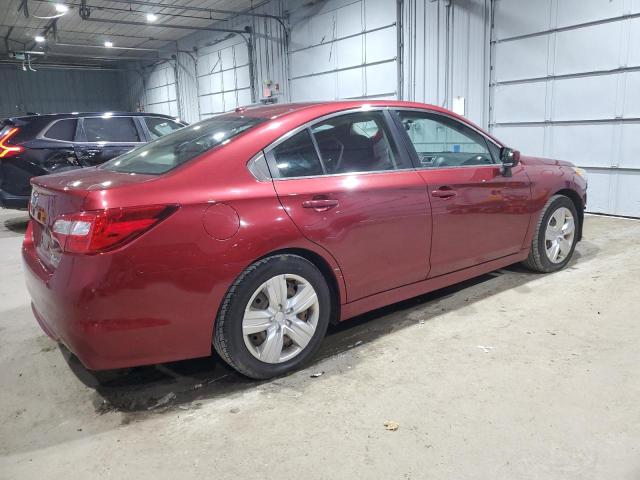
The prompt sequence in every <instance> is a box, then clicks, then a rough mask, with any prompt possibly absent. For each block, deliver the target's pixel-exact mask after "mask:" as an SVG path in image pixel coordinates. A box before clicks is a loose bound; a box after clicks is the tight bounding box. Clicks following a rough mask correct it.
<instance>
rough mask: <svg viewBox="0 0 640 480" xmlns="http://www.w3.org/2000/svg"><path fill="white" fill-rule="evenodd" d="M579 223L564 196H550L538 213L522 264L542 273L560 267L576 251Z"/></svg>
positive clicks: (572, 205)
mask: <svg viewBox="0 0 640 480" xmlns="http://www.w3.org/2000/svg"><path fill="white" fill-rule="evenodd" d="M579 221H580V220H579V217H578V212H577V210H576V207H575V205H574V203H573V202H572V201H571V200H570V199H569V198H568V197H565V196H564V195H554V196H553V197H551V198H550V199H549V200H548V201H547V203H546V205H545V206H544V208H543V210H542V214H541V215H540V219H539V220H538V225H537V227H536V232H535V234H534V236H533V239H532V241H531V251H530V252H529V256H528V257H527V259H526V260H525V261H524V262H523V264H524V265H525V266H526V267H527V268H529V269H531V270H534V271H536V272H542V273H550V272H555V271H557V270H560V269H562V268H564V267H565V266H566V265H567V263H569V261H570V260H571V257H572V256H573V252H574V250H575V248H576V243H577V240H578V227H579V225H578V222H579Z"/></svg>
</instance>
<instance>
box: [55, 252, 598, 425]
mask: <svg viewBox="0 0 640 480" xmlns="http://www.w3.org/2000/svg"><path fill="white" fill-rule="evenodd" d="M591 254H595V252H594V251H593V250H592V251H591V252H590V255H589V256H591ZM579 258H580V255H579V254H578V252H576V255H575V257H574V258H573V259H572V261H571V264H570V266H571V265H572V264H574V263H575V262H576V261H578V260H579ZM540 276H541V275H540V274H536V273H532V272H530V271H528V270H526V269H525V268H524V267H521V266H519V265H514V266H510V267H508V268H505V269H502V270H497V271H495V272H491V273H489V274H486V275H482V276H480V277H476V278H474V279H471V280H467V281H465V282H462V283H459V284H456V285H452V286H450V287H446V288H443V289H440V290H437V291H435V292H431V293H428V294H425V295H421V296H419V297H415V298H412V299H409V300H406V301H403V302H400V303H396V304H394V305H390V306H387V307H384V308H381V309H378V310H375V311H373V312H369V313H366V314H364V315H360V316H358V317H356V318H353V319H351V320H349V321H346V322H342V323H340V324H338V325H332V326H330V328H329V331H328V333H327V337H326V338H325V339H324V341H323V343H322V345H321V348H320V351H319V352H318V353H317V354H316V355H315V357H314V359H313V361H312V363H311V364H310V365H307V367H306V370H305V372H307V374H308V375H311V374H313V373H314V372H316V371H317V370H316V368H315V366H316V365H318V364H319V363H320V362H322V361H323V360H325V359H328V358H330V357H334V356H337V355H339V354H341V353H343V352H347V351H349V350H352V349H356V348H358V347H359V346H361V345H363V344H367V343H370V342H372V341H374V340H376V339H377V338H380V337H383V336H385V335H387V334H389V333H391V332H393V331H397V330H400V329H403V328H406V327H409V326H412V325H416V324H417V323H428V322H429V321H430V320H433V319H436V318H438V317H439V316H441V315H442V314H443V313H444V312H451V311H454V310H457V309H459V308H462V307H465V306H468V305H470V304H472V303H474V302H476V301H479V300H483V299H486V298H488V297H490V296H492V295H495V294H498V293H500V292H502V291H505V290H510V289H516V290H520V291H522V293H527V292H529V291H530V288H529V287H528V286H527V285H526V284H527V283H528V282H531V281H532V280H535V279H536V278H540ZM62 350H63V353H64V356H65V359H66V360H67V363H68V364H69V366H70V367H71V369H72V370H73V372H74V373H75V374H76V376H77V377H78V378H79V379H80V380H81V381H82V382H83V383H84V384H85V385H87V386H89V387H91V388H94V389H95V391H96V396H95V404H94V406H95V409H96V412H98V413H106V412H109V411H120V412H122V413H125V414H129V415H125V417H124V419H123V422H125V423H127V422H129V421H132V420H136V419H141V418H142V417H144V414H147V413H160V412H164V411H167V410H170V409H183V410H188V409H197V408H199V407H200V406H201V405H202V402H203V401H206V400H210V399H213V398H218V397H224V396H229V395H232V394H234V393H238V392H242V391H244V390H248V389H251V388H255V387H256V386H258V385H262V384H266V383H268V382H269V381H264V382H260V381H255V380H251V379H248V378H246V377H244V376H242V375H239V374H238V373H236V372H235V371H234V370H233V369H231V368H230V367H229V366H227V365H226V364H225V363H224V362H223V361H222V360H221V359H220V358H219V357H218V356H217V355H216V354H215V353H214V354H213V355H212V356H210V357H206V358H200V359H194V360H185V361H180V362H173V363H165V364H161V365H154V366H146V367H137V368H132V369H128V370H122V371H109V372H89V371H87V370H86V369H85V368H84V367H83V366H82V365H81V364H80V363H79V361H78V360H77V359H76V358H75V357H74V356H73V355H71V354H70V353H69V352H64V348H62ZM360 361H366V356H357V358H353V359H350V360H349V362H350V365H354V364H355V363H356V362H360ZM294 375H295V373H294ZM280 381H289V380H288V379H286V380H283V379H280ZM271 383H272V384H273V383H276V384H277V382H273V381H271Z"/></svg>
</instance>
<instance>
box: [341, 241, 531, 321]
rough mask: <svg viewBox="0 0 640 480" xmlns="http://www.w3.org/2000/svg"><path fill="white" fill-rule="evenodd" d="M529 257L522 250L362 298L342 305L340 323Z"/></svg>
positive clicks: (525, 251)
mask: <svg viewBox="0 0 640 480" xmlns="http://www.w3.org/2000/svg"><path fill="white" fill-rule="evenodd" d="M527 255H529V249H525V250H520V251H519V252H518V253H515V254H513V255H508V256H506V257H502V258H498V259H496V260H491V261H490V262H485V263H481V264H479V265H474V266H473V267H469V268H465V269H464V270H458V271H455V272H452V273H447V274H445V275H440V276H439V277H434V278H429V279H427V280H423V281H421V282H416V283H412V284H410V285H405V286H404V287H398V288H394V289H393V290H387V291H385V292H381V293H376V294H375V295H371V296H369V297H365V298H361V299H360V300H356V301H354V302H351V303H347V304H344V305H342V307H341V315H340V321H343V320H347V319H349V318H352V317H355V316H356V315H360V314H362V313H365V312H369V311H371V310H375V309H377V308H382V307H384V306H387V305H391V304H393V303H397V302H401V301H403V300H407V299H409V298H412V297H417V296H418V295H424V294H425V293H429V292H433V291H434V290H438V289H440V288H444V287H448V286H449V285H453V284H455V283H459V282H462V281H464V280H468V279H470V278H474V277H477V276H480V275H484V274H485V273H489V272H492V271H493V270H497V269H499V268H503V267H506V266H508V265H511V264H514V263H517V262H521V261H523V260H524V259H525V258H527Z"/></svg>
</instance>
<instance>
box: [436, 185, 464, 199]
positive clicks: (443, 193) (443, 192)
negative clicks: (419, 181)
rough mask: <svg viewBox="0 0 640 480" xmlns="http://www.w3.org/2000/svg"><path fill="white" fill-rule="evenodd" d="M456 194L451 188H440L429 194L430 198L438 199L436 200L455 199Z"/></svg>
mask: <svg viewBox="0 0 640 480" xmlns="http://www.w3.org/2000/svg"><path fill="white" fill-rule="evenodd" d="M457 194H458V192H456V191H455V190H454V189H453V188H451V187H440V188H439V189H438V190H434V191H433V192H431V196H432V197H438V198H452V197H455V196H456V195H457Z"/></svg>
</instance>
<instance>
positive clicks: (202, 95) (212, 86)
mask: <svg viewBox="0 0 640 480" xmlns="http://www.w3.org/2000/svg"><path fill="white" fill-rule="evenodd" d="M197 55H198V57H197V58H198V69H197V70H198V103H199V106H200V118H201V119H202V118H207V117H210V116H212V115H215V114H217V113H222V112H229V111H231V110H234V109H235V108H236V107H238V106H240V105H249V104H251V103H252V100H251V77H250V71H251V69H250V66H249V50H248V47H247V42H246V41H245V40H244V39H243V38H242V37H240V36H239V35H235V36H233V37H232V38H230V39H229V40H225V41H223V42H221V43H218V44H215V45H212V46H210V47H204V48H200V49H198V54H197Z"/></svg>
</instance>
